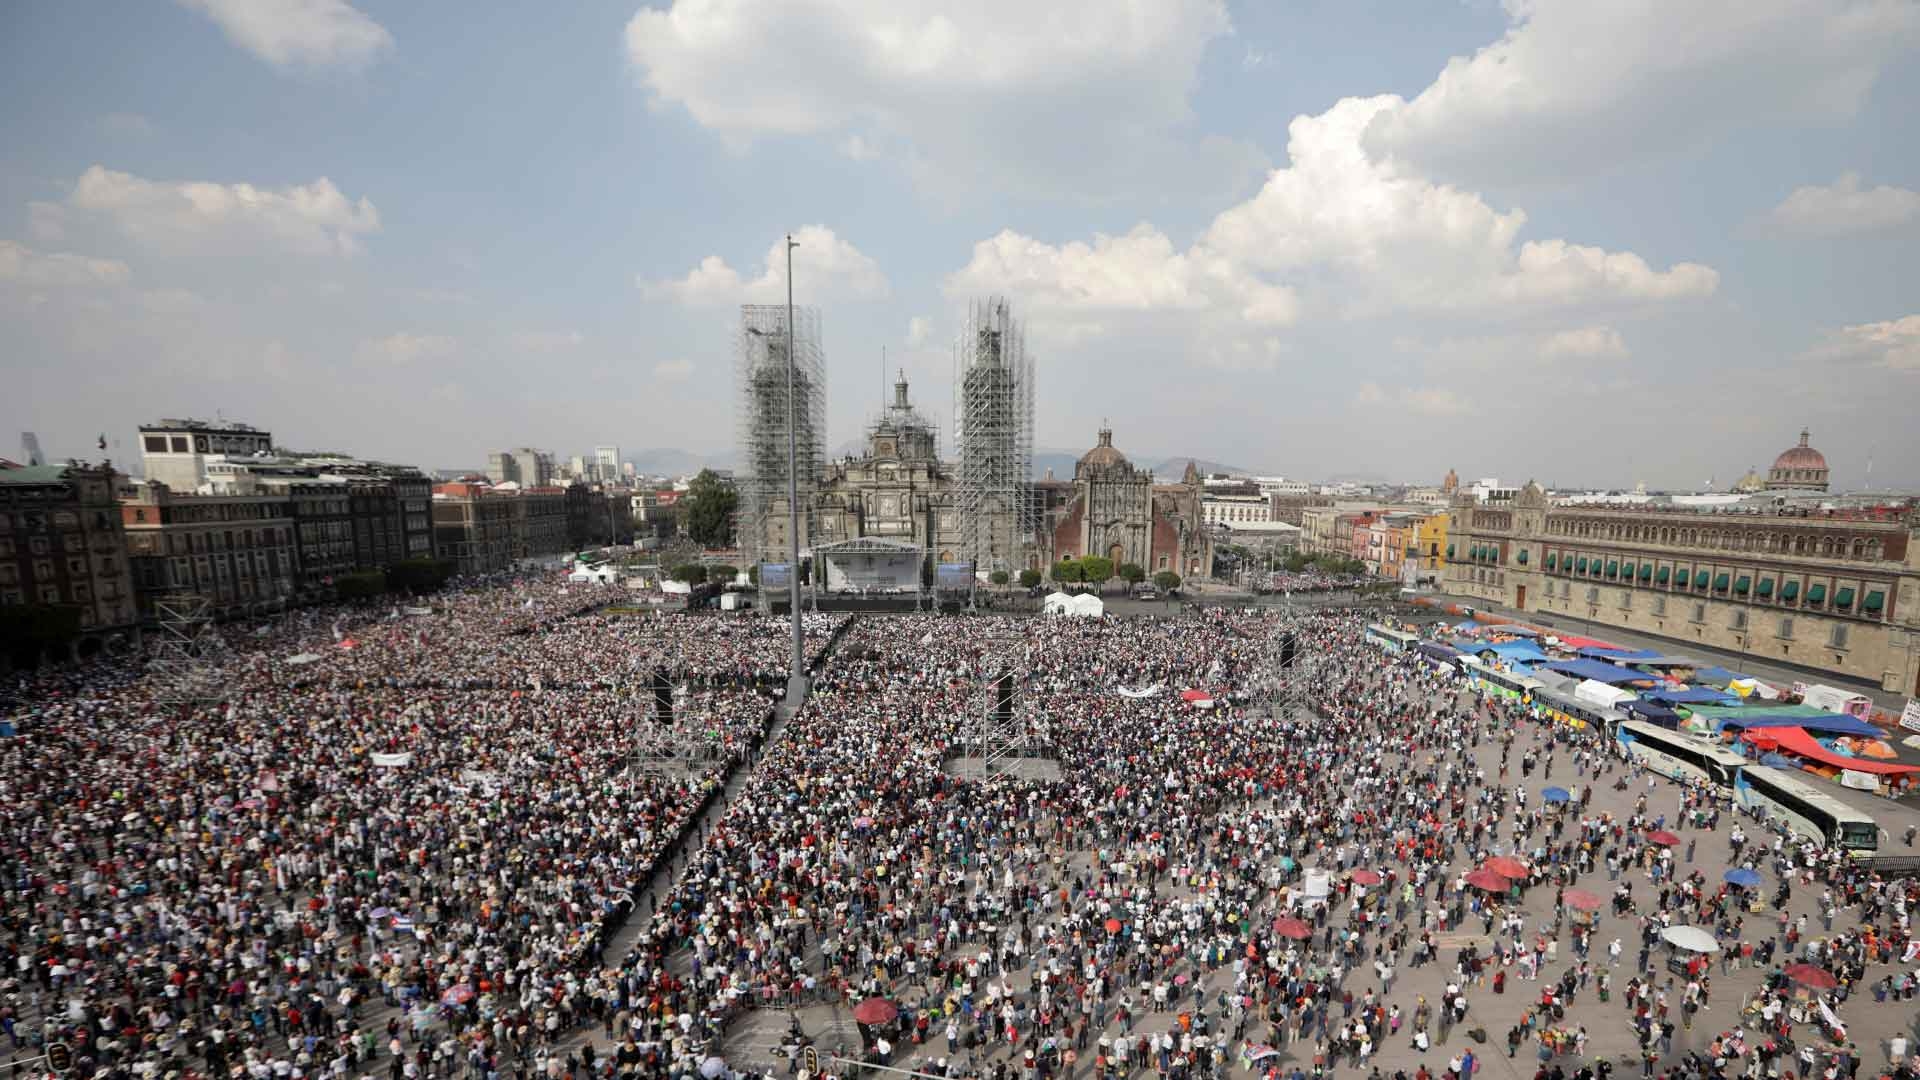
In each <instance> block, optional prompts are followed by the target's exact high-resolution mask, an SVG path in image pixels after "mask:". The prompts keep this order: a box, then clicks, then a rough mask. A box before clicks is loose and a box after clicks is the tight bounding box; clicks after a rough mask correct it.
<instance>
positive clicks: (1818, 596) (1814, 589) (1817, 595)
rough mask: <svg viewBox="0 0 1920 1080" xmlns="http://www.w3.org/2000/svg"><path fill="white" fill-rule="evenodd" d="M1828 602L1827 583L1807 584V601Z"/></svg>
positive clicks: (1810, 602)
mask: <svg viewBox="0 0 1920 1080" xmlns="http://www.w3.org/2000/svg"><path fill="white" fill-rule="evenodd" d="M1826 602H1827V587H1826V585H1825V584H1815V585H1809V586H1807V603H1809V604H1824V603H1826Z"/></svg>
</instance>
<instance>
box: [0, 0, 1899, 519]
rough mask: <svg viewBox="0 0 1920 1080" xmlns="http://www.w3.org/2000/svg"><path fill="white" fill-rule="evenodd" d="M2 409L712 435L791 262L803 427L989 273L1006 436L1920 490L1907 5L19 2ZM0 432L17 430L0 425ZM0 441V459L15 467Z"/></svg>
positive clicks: (1441, 467) (933, 352) (917, 347)
mask: <svg viewBox="0 0 1920 1080" xmlns="http://www.w3.org/2000/svg"><path fill="white" fill-rule="evenodd" d="M0 26H3V27H4V30H5V33H4V34H0V61H4V62H0V88H4V90H5V91H6V92H7V100H9V101H11V102H14V103H16V107H15V108H14V109H13V110H10V111H9V113H8V115H7V117H6V119H5V120H4V124H5V129H6V130H5V135H6V137H5V138H4V139H3V140H0V319H4V325H5V326H6V330H7V332H6V339H7V341H8V346H7V348H6V350H5V351H4V355H0V366H3V367H4V371H3V372H0V374H4V379H5V382H4V385H5V386H6V387H7V388H8V389H7V393H6V394H5V395H3V396H0V431H5V432H8V433H11V432H16V431H20V430H28V429H32V430H36V431H38V432H39V433H40V436H41V439H42V442H43V443H44V444H45V445H46V446H47V448H48V450H49V451H50V452H51V453H53V454H56V455H61V456H65V455H86V454H90V453H91V452H92V450H91V447H92V442H93V439H94V437H95V435H96V434H97V433H99V432H101V431H105V432H106V433H107V434H108V435H109V437H110V439H113V440H119V441H120V442H121V443H122V444H123V448H122V449H121V450H120V454H121V455H122V456H123V457H124V456H130V455H129V450H130V448H131V446H132V438H131V436H132V433H133V430H134V428H135V427H136V425H138V424H139V423H141V422H143V421H145V420H150V419H153V418H155V417H157V416H160V415H163V414H164V415H179V414H200V415H211V414H213V413H214V412H215V411H216V410H219V411H222V412H224V414H225V415H227V416H229V417H235V418H243V419H247V420H250V421H252V422H254V423H256V424H261V425H265V426H270V427H271V428H272V429H273V430H274V431H275V432H276V433H278V434H280V435H281V436H282V441H284V442H286V443H288V444H291V445H298V446H308V447H321V446H325V447H333V448H341V449H349V450H352V451H355V452H359V453H364V454H368V455H375V456H382V457H387V458H393V459H399V460H409V461H415V462H419V463H421V464H423V465H427V466H432V467H441V466H454V465H477V464H479V463H480V462H482V461H483V460H484V456H485V454H486V452H487V450H488V449H491V448H499V447H504V446H507V445H522V444H532V445H536V446H543V447H549V448H551V449H553V450H555V451H557V452H559V453H561V454H562V455H563V456H564V455H567V454H571V453H578V452H585V451H586V450H588V449H589V448H590V447H591V446H592V445H594V444H596V443H604V442H617V443H619V444H620V445H622V446H623V447H626V448H629V449H638V448H642V447H663V446H672V447H683V448H686V449H689V450H694V451H701V452H714V451H722V450H724V449H725V448H726V447H727V446H729V445H730V444H731V442H732V439H733V433H732V424H731V415H730V414H731V406H730V404H729V402H730V388H731V367H730V356H731V351H730V345H731V337H732V334H731V325H732V322H733V318H734V316H733V312H734V310H735V308H736V306H737V305H738V304H739V303H741V302H742V301H749V300H758V299H772V298H776V297H778V296H781V295H784V285H785V283H784V278H783V276H782V274H781V272H780V270H779V268H778V267H772V268H770V267H769V265H768V262H767V260H768V256H769V253H770V252H771V251H773V250H775V248H776V246H777V244H778V241H779V238H780V236H781V235H782V234H783V233H784V232H787V231H795V232H797V233H799V234H800V235H801V236H802V238H803V241H804V244H803V247H802V248H801V250H800V251H799V252H798V253H796V260H797V261H796V269H795V274H794V278H795V288H796V292H797V296H798V299H799V300H800V302H802V303H812V304H816V305H817V306H819V307H820V308H821V310H822V314H823V321H824V325H825V336H826V345H827V354H828V358H829V365H830V369H829V370H830V394H831V398H830V400H831V403H832V404H831V413H830V423H831V441H832V442H834V443H836V444H838V443H842V442H845V441H847V440H850V439H852V438H854V437H855V436H856V435H857V433H858V430H859V426H860V424H861V423H862V421H863V419H864V418H865V417H866V416H867V415H868V413H869V412H871V411H872V410H873V409H874V408H875V407H876V406H877V404H878V399H879V395H880V382H881V374H880V372H881V351H882V349H883V348H884V349H886V350H887V355H888V358H889V364H890V366H892V367H904V368H906V370H907V372H908V375H909V377H910V378H911V379H912V380H913V381H914V389H915V397H916V398H917V399H918V400H919V401H920V402H921V403H922V404H923V405H924V406H925V407H926V409H927V411H929V412H931V413H933V414H934V415H935V416H937V417H939V418H941V419H942V420H943V421H944V419H945V417H946V414H947V413H948V412H949V397H950V387H949V371H950V360H949V356H950V349H951V346H950V342H951V339H952V336H953V334H954V332H955V330H956V329H957V327H958V324H959V322H960V320H961V318H962V316H963V314H964V311H965V307H966V304H967V301H968V300H969V299H970V298H972V297H974V296H979V295H985V294H988V293H991V292H1000V293H1005V294H1007V295H1009V296H1011V297H1012V298H1013V300H1014V302H1015V305H1016V309H1017V310H1018V311H1020V312H1021V313H1022V314H1023V315H1024V317H1025V318H1026V320H1027V325H1028V336H1029V349H1030V351H1032V352H1033V353H1035V354H1036V355H1037V356H1038V357H1039V365H1040V376H1039V378H1040V393H1041V408H1040V415H1039V420H1038V425H1039V431H1038V441H1039V442H1040V443H1041V444H1042V445H1045V446H1053V447H1063V448H1076V447H1084V446H1087V445H1091V443H1092V442H1093V432H1094V429H1095V428H1096V427H1097V426H1098V424H1099V422H1100V421H1101V419H1102V418H1106V419H1109V420H1110V421H1111V423H1112V424H1113V426H1114V428H1115V441H1116V443H1117V444H1118V445H1119V446H1121V448H1122V449H1124V450H1127V451H1128V452H1130V453H1132V454H1133V455H1134V456H1135V457H1137V458H1141V459H1146V460H1157V459H1159V458H1161V457H1165V456H1170V455H1174V454H1192V455H1198V456H1203V457H1207V458H1212V459H1215V460H1223V461H1229V462H1236V463H1241V464H1244V465H1247V466H1250V467H1257V468H1261V469H1264V470H1269V471H1277V472H1284V473H1286V474H1289V475H1301V476H1310V477H1317V476H1325V475H1329V474H1334V473H1368V474H1375V475H1381V476H1390V477H1395V478H1405V479H1410V480H1421V479H1424V480H1434V479H1437V478H1438V476H1439V475H1440V474H1441V473H1443V472H1444V471H1445V470H1446V469H1447V468H1448V467H1449V466H1452V467H1455V468H1457V469H1459V470H1460V472H1461V473H1462V474H1463V475H1500V476H1503V477H1506V478H1509V479H1515V480H1518V479H1524V478H1526V477H1538V478H1539V479H1541V480H1543V481H1546V482H1553V483H1560V484H1566V485H1573V484H1622V485H1623V484H1631V483H1633V482H1635V481H1645V482H1647V483H1649V484H1651V485H1655V486H1668V485H1692V484H1698V483H1700V482H1702V481H1705V480H1706V479H1708V478H1709V477H1714V478H1717V479H1718V480H1720V481H1721V482H1722V483H1725V482H1727V481H1728V480H1730V479H1732V478H1733V477H1734V476H1737V475H1738V474H1739V473H1740V472H1741V471H1744V469H1745V468H1747V467H1748V466H1751V465H1759V466H1761V467H1764V466H1765V465H1766V464H1767V462H1768V461H1769V460H1770V459H1771V457H1772V456H1773V454H1774V453H1776V452H1777V451H1778V450H1780V449H1781V448H1783V447H1785V446H1787V445H1789V444H1791V443H1792V442H1793V441H1794V438H1795V437H1796V435H1797V433H1798V431H1799V429H1800V428H1801V426H1802V425H1806V426H1809V427H1811V428H1812V429H1813V432H1814V443H1815V445H1817V446H1819V447H1821V448H1822V449H1823V450H1824V451H1826V453H1827V454H1828V457H1829V459H1830V461H1831V462H1832V464H1833V467H1834V469H1835V473H1836V477H1837V479H1838V481H1839V482H1840V483H1842V484H1846V485H1850V486H1851V485H1858V484H1860V483H1862V482H1863V481H1864V480H1865V473H1866V462H1867V460H1868V459H1869V458H1870V457H1871V458H1872V460H1873V461H1874V471H1873V481H1874V482H1875V484H1876V485H1879V484H1901V483H1904V484H1907V485H1910V486H1920V424H1916V423H1914V421H1913V419H1912V415H1913V413H1914V409H1915V405H1916V404H1917V403H1920V291H1916V290H1915V288H1914V286H1913V284H1912V282H1913V281H1914V280H1915V279H1916V274H1915V271H1916V270H1920V255H1916V254H1915V253H1916V251H1920V245H1916V243H1915V241H1916V240H1920V131H1916V130H1915V129H1916V122H1915V120H1914V119H1913V114H1912V110H1911V108H1910V105H1909V104H1908V103H1910V102H1912V101H1914V100H1920V64H1916V57H1917V56H1920V4H1916V3H1915V2H1912V0H1824V2H1807V3H1801V2H1794V0H1747V2H1744V3H1733V2H1727V3H1720V2H1708V0H1702V2H1699V3H1694V4H1689V5H1683V6H1680V7H1675V6H1673V5H1659V4H1652V3H1629V2H1624V0H1623V2H1620V3H1607V4H1595V3H1591V2H1583V3H1574V2H1562V0H1510V3H1508V4H1507V5H1504V6H1503V5H1499V4H1494V3H1491V2H1485V0H1476V2H1469V3H1463V4H1447V3H1431V2H1419V3H1414V2H1408V3H1386V2H1379V3H1372V2H1348V3H1334V2H1323V0H1303V2H1299V3H1271V4H1222V3H1218V2H1215V0H1158V2H1149V0H1131V2H1120V0H1085V2H1080V0H1057V2H1056V3H1053V4H1049V5H1033V4H1025V3H1014V2H1000V0H976V2H975V3H971V4H968V5H964V6H961V5H952V4H938V3H922V2H917V0H783V2H772V0H769V2H756V0H697V2H696V0H678V2H677V3H672V4H664V3H657V4H649V5H646V6H639V5H636V4H635V3H633V2H632V0H627V2H624V3H599V2H583V3H577V4H565V5H550V6H548V7H547V8H542V9H539V10H538V11H537V12H535V11H534V10H533V9H527V8H522V7H512V6H507V5H456V4H449V3H436V2H423V3H407V4H400V3H379V2H375V0H359V2H357V3H355V4H353V5H349V4H347V3H344V2H341V0H182V2H179V3H159V2H128V3H111V2H102V3H96V4H89V5H72V4H57V3H38V2H25V3H20V4H14V5H10V6H9V8H8V12H7V14H6V15H4V16H0ZM5 437H6V438H8V439H11V438H12V437H13V436H12V435H11V434H7V435H6V436H5ZM0 453H7V451H0Z"/></svg>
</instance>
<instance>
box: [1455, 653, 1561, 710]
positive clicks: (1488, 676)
mask: <svg viewBox="0 0 1920 1080" xmlns="http://www.w3.org/2000/svg"><path fill="white" fill-rule="evenodd" d="M1460 662H1461V663H1462V664H1463V665H1465V668H1466V672H1467V676H1468V678H1470V679H1471V680H1472V682H1473V687H1474V689H1476V690H1485V691H1486V692H1487V693H1488V694H1491V695H1492V696H1494V697H1497V698H1502V699H1504V700H1507V701H1518V702H1522V703H1525V702H1528V701H1531V700H1533V698H1534V697H1535V695H1537V694H1538V693H1539V692H1540V691H1541V690H1542V689H1544V688H1545V687H1546V684H1545V683H1543V682H1541V681H1540V680H1539V679H1534V678H1529V677H1528V676H1525V675H1519V674H1516V673H1514V672H1511V671H1501V670H1499V669H1498V668H1495V667H1494V666H1493V665H1491V664H1488V663H1486V662H1485V661H1483V660H1480V659H1477V658H1475V657H1472V656H1462V657H1461V658H1460Z"/></svg>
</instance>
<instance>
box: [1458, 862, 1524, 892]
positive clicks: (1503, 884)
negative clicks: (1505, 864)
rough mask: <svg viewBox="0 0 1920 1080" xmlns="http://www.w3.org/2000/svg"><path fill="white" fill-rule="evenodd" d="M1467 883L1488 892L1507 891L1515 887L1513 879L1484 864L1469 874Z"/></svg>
mask: <svg viewBox="0 0 1920 1080" xmlns="http://www.w3.org/2000/svg"><path fill="white" fill-rule="evenodd" d="M1467 884H1469V885H1471V886H1473V887H1474V888H1476V889H1485V890H1486V891H1487V892H1506V891H1507V890H1508V889H1510V888H1512V887H1513V882H1512V881H1509V880H1508V879H1507V878H1505V877H1504V876H1502V875H1500V874H1497V873H1495V872H1494V871H1492V870H1489V869H1487V868H1486V867H1484V866H1483V867H1481V868H1480V869H1478V870H1475V871H1474V872H1473V873H1471V874H1468V875H1467Z"/></svg>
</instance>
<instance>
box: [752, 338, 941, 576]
mask: <svg viewBox="0 0 1920 1080" xmlns="http://www.w3.org/2000/svg"><path fill="white" fill-rule="evenodd" d="M952 486H953V477H952V475H951V473H950V472H949V470H948V467H947V466H946V465H945V464H943V463H942V462H941V461H940V448H939V445H938V440H937V439H936V438H935V437H934V430H933V425H932V424H931V423H929V422H928V421H927V419H926V418H925V417H923V416H921V415H920V413H919V411H918V410H916V409H915V408H914V407H913V405H912V403H911V402H910V401H909V400H908V396H907V379H906V375H905V374H902V375H901V376H900V379H899V381H897V382H895V383H894V384H893V403H892V404H891V405H889V406H888V407H887V409H886V411H885V412H883V413H882V414H881V415H880V417H879V419H877V420H876V421H875V422H874V423H873V424H872V426H870V427H869V428H868V429H867V446H866V451H865V453H863V454H861V455H860V456H858V457H848V458H842V459H841V460H839V461H836V462H833V463H831V464H829V465H828V466H827V467H826V469H825V470H824V472H823V473H822V475H821V477H820V485H819V494H818V495H817V496H816V501H815V503H814V520H815V522H816V523H817V528H818V530H819V536H820V541H821V543H824V544H834V543H839V542H841V541H843V540H855V539H860V538H863V537H865V538H876V539H884V540H893V541H899V542H901V543H907V544H912V545H913V546H915V547H917V548H919V549H921V550H922V551H925V552H929V553H931V554H932V555H934V556H936V557H937V558H939V559H940V561H942V562H947V561H951V560H952V559H953V557H954V554H953V551H952V550H950V549H951V548H954V547H956V546H957V545H958V543H959V528H958V523H957V522H956V521H955V520H954V516H953V507H952ZM779 509H780V511H781V512H782V513H784V512H785V509H786V504H785V500H784V499H783V500H781V505H780V508H779Z"/></svg>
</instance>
